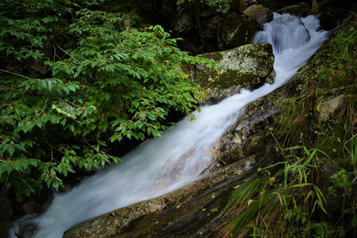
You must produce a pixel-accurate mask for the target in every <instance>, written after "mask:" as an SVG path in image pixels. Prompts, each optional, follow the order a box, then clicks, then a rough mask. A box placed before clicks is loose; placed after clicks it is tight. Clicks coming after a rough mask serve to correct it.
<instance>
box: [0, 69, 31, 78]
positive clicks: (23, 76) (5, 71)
mask: <svg viewBox="0 0 357 238" xmlns="http://www.w3.org/2000/svg"><path fill="white" fill-rule="evenodd" d="M0 71H1V72H4V73H8V74H12V75H15V76H18V77H21V78H25V79H31V78H29V77H27V76H25V75H21V74H17V73H14V72H11V71H7V70H5V69H0Z"/></svg>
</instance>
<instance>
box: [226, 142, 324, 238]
mask: <svg viewBox="0 0 357 238" xmlns="http://www.w3.org/2000/svg"><path fill="white" fill-rule="evenodd" d="M285 151H290V153H291V154H290V155H286V156H285V161H284V162H279V163H277V164H274V165H271V166H268V167H266V168H264V169H263V170H262V172H261V173H262V176H261V177H260V178H258V179H256V180H251V181H248V182H246V183H244V184H242V185H241V186H239V188H237V189H236V190H235V191H234V193H233V194H232V197H231V199H230V201H229V202H228V204H227V207H226V208H225V212H226V213H233V214H235V218H234V219H233V220H232V221H231V222H230V223H229V224H228V225H227V226H226V231H225V232H226V233H228V234H229V233H232V235H233V236H235V237H236V236H238V235H242V234H244V236H254V237H304V236H305V235H307V233H303V232H301V231H306V232H308V231H309V227H310V224H311V223H312V218H313V217H314V215H315V214H316V213H317V212H318V211H322V212H324V213H327V212H326V209H325V204H326V198H325V196H324V195H323V193H322V191H321V190H320V188H319V187H318V186H317V185H316V181H315V180H317V178H316V177H317V169H318V167H319V166H320V165H321V160H320V158H319V156H321V155H322V156H326V154H325V153H323V152H322V151H319V150H316V149H314V150H312V149H311V150H308V149H307V148H306V147H300V146H297V147H291V148H287V149H285ZM297 154H301V156H298V155H297ZM282 165H283V167H282V168H281V169H278V172H277V173H276V174H274V175H273V176H271V173H270V172H269V170H268V169H271V168H275V167H277V168H279V167H281V166H282ZM317 208H318V209H317Z"/></svg>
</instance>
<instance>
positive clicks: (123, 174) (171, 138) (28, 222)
mask: <svg viewBox="0 0 357 238" xmlns="http://www.w3.org/2000/svg"><path fill="white" fill-rule="evenodd" d="M318 29H319V22H318V20H316V18H315V17H314V16H308V17H306V18H304V19H299V18H297V17H293V16H290V15H288V14H284V15H278V14H275V15H274V20H273V21H272V22H270V23H267V24H265V25H264V31H262V32H259V33H258V34H257V35H256V37H255V38H254V42H253V43H258V42H267V43H271V44H272V45H273V51H274V55H275V62H274V68H275V71H276V78H275V82H274V84H272V85H270V84H265V85H263V86H262V87H261V88H259V89H257V90H254V91H247V90H242V91H241V92H240V93H239V94H236V95H234V96H232V97H230V98H227V99H225V100H223V101H222V102H221V103H219V104H217V105H213V106H206V107H202V112H200V113H195V116H196V120H194V121H188V120H186V119H184V120H182V121H181V122H179V123H178V124H177V127H173V128H171V130H170V131H167V132H165V134H164V135H163V136H162V137H161V138H157V139H152V140H148V141H146V142H144V143H142V144H141V145H140V146H139V147H138V148H137V149H136V150H134V151H133V152H131V153H129V154H128V155H126V156H124V157H123V158H122V160H123V161H124V162H123V163H119V164H118V165H114V166H110V167H109V168H107V169H105V170H102V171H100V172H98V173H97V174H96V175H94V176H92V177H90V178H88V179H86V180H84V181H83V182H82V183H81V184H80V185H79V186H77V187H75V188H73V189H72V190H71V191H69V192H67V193H64V194H57V195H56V196H55V198H54V200H53V203H52V204H51V206H50V207H49V209H48V210H47V212H45V213H44V214H42V215H40V216H38V217H34V216H32V217H31V216H26V217H24V218H22V219H20V220H19V221H17V222H15V223H14V227H13V229H12V230H11V231H10V238H16V235H15V233H19V232H21V230H23V228H24V227H28V226H32V227H33V226H35V227H37V228H36V231H35V232H34V235H27V234H26V232H22V234H23V236H24V237H36V238H60V237H62V235H63V233H64V232H65V231H66V230H68V229H69V228H71V227H72V226H74V225H76V224H78V223H81V222H83V221H86V220H88V219H91V218H94V217H97V216H99V215H102V214H104V213H107V212H110V211H112V210H115V209H118V208H121V207H125V206H128V205H130V204H133V203H136V202H139V201H143V200H147V199H150V198H153V197H157V196H160V195H162V194H165V193H168V192H170V191H173V190H175V189H178V188H180V187H182V186H184V185H186V184H188V183H191V182H193V181H195V180H197V179H199V178H200V177H201V176H202V171H203V170H204V169H205V168H206V167H207V166H208V165H209V164H210V163H211V161H212V156H211V155H210V152H211V150H212V148H213V146H214V143H215V142H216V141H217V140H218V139H219V138H220V137H221V136H222V135H223V133H224V131H225V129H226V128H228V127H229V126H230V125H232V124H233V123H234V122H235V120H236V119H237V117H238V116H239V115H240V114H242V113H243V112H244V107H245V105H246V104H248V103H249V102H252V101H254V100H256V99H258V98H259V97H262V96H264V95H266V94H268V93H270V92H271V91H273V90H274V89H276V88H278V87H280V86H281V85H283V84H284V83H285V82H286V81H287V80H288V79H289V78H290V77H291V76H293V75H294V74H295V73H296V71H297V70H298V69H299V68H300V67H301V66H302V64H304V63H305V62H306V60H308V58H309V57H311V55H312V54H313V53H314V52H315V51H316V50H317V49H318V48H319V46H320V45H321V43H322V42H323V41H325V40H326V38H327V32H323V31H318Z"/></svg>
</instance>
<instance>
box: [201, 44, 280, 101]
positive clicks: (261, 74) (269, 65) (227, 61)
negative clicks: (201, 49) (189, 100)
mask: <svg viewBox="0 0 357 238" xmlns="http://www.w3.org/2000/svg"><path fill="white" fill-rule="evenodd" d="M202 57H206V58H209V59H213V60H215V61H216V62H217V63H218V64H219V67H218V71H215V70H210V69H208V68H206V67H205V66H204V65H201V66H200V67H199V68H198V69H197V72H196V74H195V76H194V78H195V79H196V80H197V81H198V82H199V83H200V84H201V85H202V86H203V87H204V88H205V89H207V90H208V91H209V92H210V93H209V94H210V95H209V100H208V103H217V102H219V101H221V100H223V99H224V98H226V97H228V96H231V95H233V94H236V93H237V92H239V90H241V89H242V88H245V89H255V88H258V87H259V86H261V85H263V84H264V83H265V82H268V83H272V82H273V75H274V69H273V63H274V55H273V52H272V47H271V45H269V44H265V43H262V44H256V45H252V44H249V45H244V46H241V47H238V48H234V49H231V50H227V51H222V52H213V53H207V54H203V55H202Z"/></svg>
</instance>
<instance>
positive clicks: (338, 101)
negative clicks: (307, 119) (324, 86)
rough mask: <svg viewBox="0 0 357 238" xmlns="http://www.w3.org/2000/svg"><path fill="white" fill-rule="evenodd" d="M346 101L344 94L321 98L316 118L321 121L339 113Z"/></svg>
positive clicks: (316, 108) (318, 102)
mask: <svg viewBox="0 0 357 238" xmlns="http://www.w3.org/2000/svg"><path fill="white" fill-rule="evenodd" d="M344 102H345V96H344V95H343V94H342V95H340V96H337V97H328V98H320V99H319V100H318V101H317V106H316V107H315V111H316V118H317V120H318V121H319V122H321V121H328V120H330V119H332V118H333V117H334V116H336V115H337V113H338V112H339V110H340V109H341V107H342V105H343V104H344Z"/></svg>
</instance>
